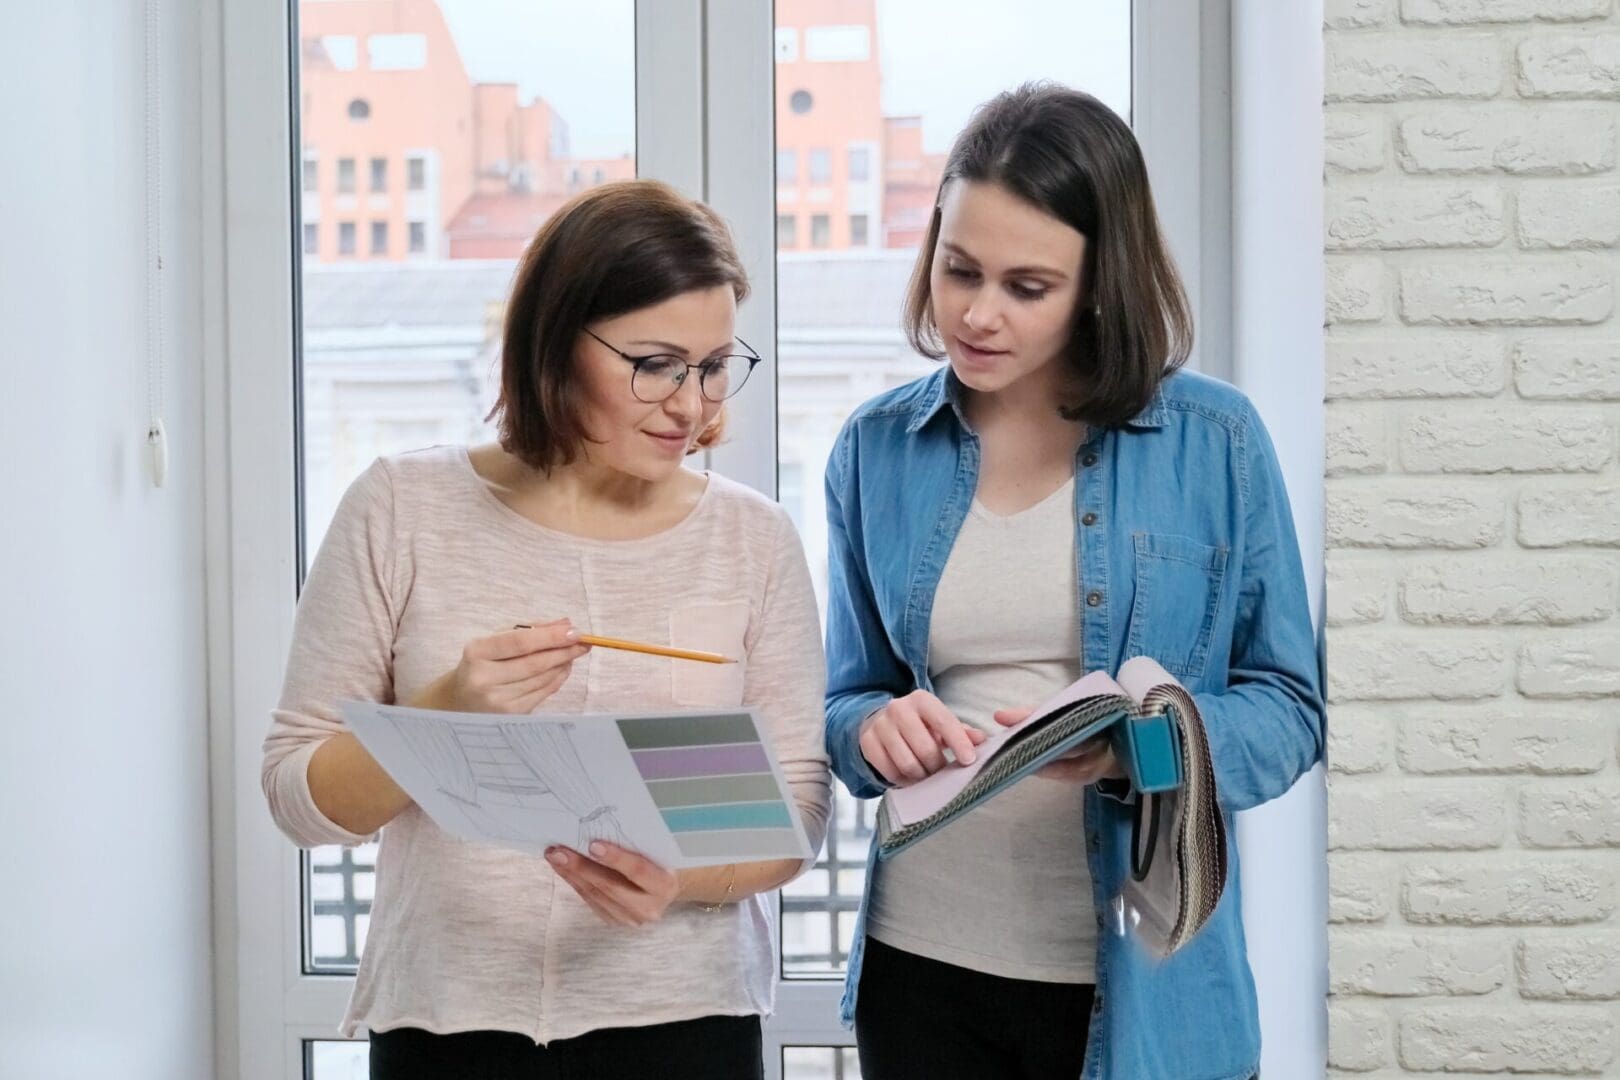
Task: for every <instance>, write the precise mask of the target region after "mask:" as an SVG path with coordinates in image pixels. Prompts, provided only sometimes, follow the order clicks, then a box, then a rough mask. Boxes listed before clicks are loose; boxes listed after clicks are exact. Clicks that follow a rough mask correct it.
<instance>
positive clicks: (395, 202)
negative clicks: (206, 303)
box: [294, 0, 635, 1047]
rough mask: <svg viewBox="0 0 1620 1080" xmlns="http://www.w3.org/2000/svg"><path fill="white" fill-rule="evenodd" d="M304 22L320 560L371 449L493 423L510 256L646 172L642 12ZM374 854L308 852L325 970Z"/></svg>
mask: <svg viewBox="0 0 1620 1080" xmlns="http://www.w3.org/2000/svg"><path fill="white" fill-rule="evenodd" d="M298 19H299V33H300V36H301V38H302V42H301V47H300V48H299V50H298V56H299V61H298V71H297V77H298V83H299V85H298V91H299V92H298V94H297V95H296V96H295V97H294V100H295V101H299V102H300V108H301V110H302V111H301V114H300V118H299V119H300V131H301V134H302V139H303V145H302V146H300V147H298V148H297V153H296V158H295V162H294V164H295V165H296V167H298V168H299V169H300V172H301V176H300V181H301V187H303V188H304V189H305V190H303V192H302V199H301V212H302V216H303V220H302V222H301V224H302V225H304V226H308V228H305V229H304V243H303V245H302V247H303V248H304V251H305V254H304V256H303V258H302V261H301V265H300V267H299V274H300V281H299V285H300V288H301V290H302V304H301V310H302V317H303V321H302V324H301V325H300V326H299V327H298V328H297V331H298V339H299V344H300V348H301V352H302V360H303V369H302V381H301V384H300V386H299V393H300V395H301V404H302V415H303V421H304V424H303V439H302V443H301V445H300V447H299V452H300V453H301V454H302V457H303V486H302V490H301V492H300V498H301V499H302V503H303V527H304V551H305V558H306V560H307V559H309V558H312V557H313V555H314V553H315V551H316V550H317V549H318V547H319V545H320V542H321V539H322V537H323V536H324V535H325V533H326V527H327V524H328V522H329V521H330V520H331V516H332V512H333V510H334V509H335V508H336V506H337V502H338V500H339V499H340V498H341V497H342V495H343V492H344V490H345V489H346V488H347V487H348V485H349V484H350V483H351V482H352V481H353V480H354V478H355V477H356V476H358V475H359V474H360V473H361V472H362V471H363V470H364V469H365V468H366V467H367V466H368V465H370V464H371V462H372V461H373V460H374V459H375V458H376V457H378V456H379V455H383V454H393V453H398V452H400V451H404V450H409V449H414V448H417V447H422V446H429V445H432V444H434V443H468V442H473V443H476V442H484V441H487V440H489V439H490V438H491V437H492V432H491V430H490V429H489V427H488V426H486V424H485V423H484V419H483V418H484V416H485V415H486V414H487V413H488V411H489V407H490V405H491V404H492V402H493V400H494V393H495V390H496V388H497V386H498V381H499V371H498V370H497V368H496V366H495V361H496V359H497V357H498V355H499V345H500V342H499V334H500V325H501V308H502V306H503V305H504V302H505V299H506V292H507V289H508V287H509V285H510V282H511V278H512V272H513V270H514V268H515V266H516V261H517V258H518V257H519V255H521V254H522V251H523V248H524V247H525V245H527V243H528V242H529V240H530V239H531V238H532V237H533V235H534V233H535V231H536V230H537V229H538V228H539V227H540V225H541V224H542V223H543V222H544V221H545V220H546V218H547V217H549V216H550V215H551V214H552V213H553V212H554V211H555V210H556V209H557V207H558V206H560V205H561V204H562V203H563V202H564V201H565V200H566V199H567V197H568V195H569V194H570V191H571V190H572V189H573V188H576V187H579V186H581V185H580V184H579V183H578V182H577V181H576V182H574V183H572V184H571V183H570V178H573V177H583V178H585V181H584V185H583V186H590V185H592V184H598V183H602V182H605V181H608V180H617V179H627V178H630V177H633V176H634V175H635V156H634V154H635V39H634V33H635V5H634V0H610V2H606V3H597V4H564V3H561V2H559V0H546V2H534V3H523V4H515V5H492V4H489V3H487V2H486V0H439V2H438V3H431V2H424V3H412V4H342V3H338V4H334V3H325V2H319V0H304V2H302V3H300V4H299V9H298ZM356 103H359V104H360V105H363V106H364V108H363V109H355V108H353V106H354V105H355V104H356ZM362 112H363V114H364V121H363V122H357V121H358V120H359V119H360V117H359V115H357V114H358V113H362ZM306 160H307V161H308V162H309V163H310V166H309V167H306V166H305V165H304V162H305V161H306ZM316 161H333V162H336V163H337V164H336V167H335V168H327V169H315V168H313V164H314V162H316ZM391 161H397V162H402V163H403V168H404V183H403V185H401V187H402V188H403V190H398V189H396V190H395V191H393V192H390V191H389V180H390V176H389V173H390V171H392V170H391V168H390V166H389V162H391ZM360 170H364V173H365V175H364V176H363V177H359V176H357V175H356V174H357V172H358V171H360ZM360 183H364V184H365V192H364V194H360V193H358V192H357V186H358V184H360ZM318 222H328V223H330V222H336V227H335V228H334V226H333V225H332V224H323V225H320V226H319V227H318V228H317V227H316V225H317V223H318ZM362 232H363V235H362ZM401 237H403V238H404V239H405V242H404V243H401V242H400V238H401ZM375 856H376V849H375V846H374V845H369V844H368V845H365V846H362V847H360V848H357V849H355V850H353V851H343V850H342V849H339V848H322V849H319V850H317V851H314V852H312V853H311V854H310V856H309V858H308V860H307V872H308V880H307V882H306V884H307V886H308V887H307V888H306V890H305V892H306V895H308V896H309V897H310V901H309V907H308V909H307V911H306V935H305V936H306V952H307V963H308V966H309V967H310V968H311V969H313V970H318V971H344V970H352V969H353V968H354V966H355V962H356V960H357V958H358V956H359V953H360V950H361V949H362V948H363V947H364V943H365V931H366V926H367V924H368V923H369V920H370V906H371V895H372V888H373V882H374V859H375ZM315 1045H317V1046H323V1045H326V1044H315ZM332 1045H336V1046H339V1047H341V1046H343V1045H344V1044H332Z"/></svg>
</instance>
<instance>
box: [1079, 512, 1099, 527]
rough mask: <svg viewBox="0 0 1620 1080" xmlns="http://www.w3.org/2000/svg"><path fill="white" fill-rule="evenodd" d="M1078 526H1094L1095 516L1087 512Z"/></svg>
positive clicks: (1095, 522)
mask: <svg viewBox="0 0 1620 1080" xmlns="http://www.w3.org/2000/svg"><path fill="white" fill-rule="evenodd" d="M1080 524H1082V525H1095V524H1097V515H1096V514H1093V513H1089V512H1088V513H1087V514H1086V516H1085V517H1083V518H1081V519H1080Z"/></svg>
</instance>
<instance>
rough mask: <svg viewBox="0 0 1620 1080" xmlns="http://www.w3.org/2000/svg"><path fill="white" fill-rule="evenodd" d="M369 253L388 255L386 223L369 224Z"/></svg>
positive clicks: (374, 222) (375, 222)
mask: <svg viewBox="0 0 1620 1080" xmlns="http://www.w3.org/2000/svg"><path fill="white" fill-rule="evenodd" d="M371 253H372V254H373V255H386V254H388V222H386V221H373V222H372V223H371Z"/></svg>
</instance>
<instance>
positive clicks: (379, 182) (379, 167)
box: [371, 157, 388, 191]
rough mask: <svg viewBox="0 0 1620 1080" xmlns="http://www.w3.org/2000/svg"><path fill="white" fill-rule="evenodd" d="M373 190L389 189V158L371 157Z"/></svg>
mask: <svg viewBox="0 0 1620 1080" xmlns="http://www.w3.org/2000/svg"><path fill="white" fill-rule="evenodd" d="M371 190H372V191H387V190H388V159H387V158H381V157H374V158H372V159H371Z"/></svg>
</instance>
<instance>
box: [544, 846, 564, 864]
mask: <svg viewBox="0 0 1620 1080" xmlns="http://www.w3.org/2000/svg"><path fill="white" fill-rule="evenodd" d="M546 858H547V860H549V861H550V863H551V865H553V866H567V865H568V854H567V852H563V851H556V850H552V851H548V852H546Z"/></svg>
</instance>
